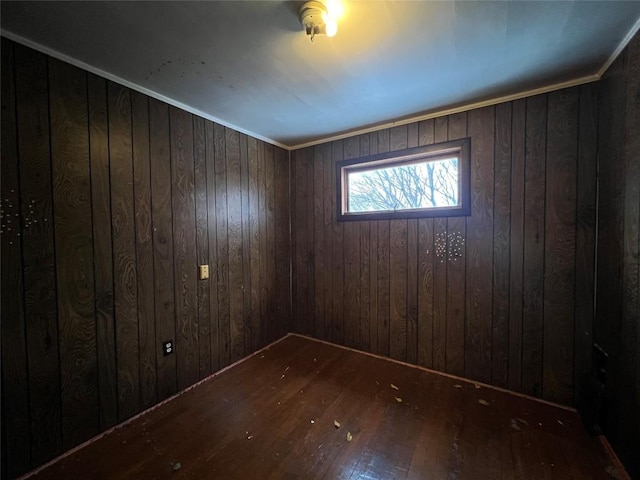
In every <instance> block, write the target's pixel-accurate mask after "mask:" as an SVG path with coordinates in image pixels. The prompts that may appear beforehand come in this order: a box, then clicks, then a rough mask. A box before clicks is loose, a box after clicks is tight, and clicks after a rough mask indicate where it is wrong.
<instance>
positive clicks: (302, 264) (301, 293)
mask: <svg viewBox="0 0 640 480" xmlns="http://www.w3.org/2000/svg"><path fill="white" fill-rule="evenodd" d="M310 155H311V150H310V149H305V150H302V151H299V152H296V154H295V156H294V158H293V164H294V167H293V171H292V185H293V186H294V195H295V200H294V202H293V205H294V208H293V212H292V224H293V225H295V227H294V228H295V229H296V230H297V231H298V232H299V234H298V235H296V241H295V244H294V251H295V254H294V258H293V261H292V268H293V288H294V289H295V293H296V298H298V299H300V301H298V302H296V304H295V306H294V315H295V316H296V318H297V319H298V321H297V324H298V329H299V331H300V332H302V333H310V332H311V328H312V327H311V325H310V324H309V323H310V320H311V319H312V312H311V307H312V305H309V283H310V280H311V279H310V278H309V271H308V266H307V261H306V260H307V255H308V248H309V244H310V240H311V239H312V237H313V232H309V229H308V228H307V214H306V212H307V209H308V205H307V204H308V196H309V195H310V194H311V195H312V194H313V188H312V187H311V186H309V185H307V169H308V163H309V156H310Z"/></svg>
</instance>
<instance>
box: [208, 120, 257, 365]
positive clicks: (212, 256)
mask: <svg viewBox="0 0 640 480" xmlns="http://www.w3.org/2000/svg"><path fill="white" fill-rule="evenodd" d="M205 143H206V147H205V148H206V152H205V154H206V171H207V182H206V189H207V230H208V231H207V237H208V239H209V245H208V253H207V261H208V263H209V322H210V336H209V345H210V347H209V350H210V352H211V354H210V355H211V371H212V372H215V371H216V370H218V369H219V368H220V342H219V341H218V339H219V338H220V332H219V324H218V321H219V317H218V271H217V268H216V266H217V255H218V235H217V214H218V208H217V205H216V201H217V193H216V173H215V154H216V146H215V135H214V124H213V122H211V121H208V120H206V121H205ZM258 302H259V298H258ZM256 330H258V331H257V332H255V331H254V337H256V338H255V342H256V343H259V342H260V330H259V328H258V329H256ZM200 341H201V342H202V341H205V340H204V339H203V338H202V337H201V339H200ZM201 348H206V347H203V346H202V345H201Z"/></svg>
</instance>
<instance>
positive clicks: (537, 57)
mask: <svg viewBox="0 0 640 480" xmlns="http://www.w3.org/2000/svg"><path fill="white" fill-rule="evenodd" d="M342 1H343V4H344V6H345V15H344V17H343V19H342V20H341V22H340V24H339V31H338V35H337V36H336V37H334V38H327V37H316V40H315V41H314V42H313V43H311V42H310V41H309V39H308V37H307V36H306V35H305V34H304V32H303V31H302V27H301V25H300V23H299V21H298V15H297V11H298V9H299V7H300V5H301V4H302V2H282V1H278V2H276V1H273V2H268V1H261V2H246V1H216V2H115V1H114V2H102V1H89V2H59V1H47V2H8V1H2V3H1V5H0V8H1V9H2V11H1V14H2V15H1V16H2V33H3V34H4V35H6V36H8V37H9V38H12V39H14V40H17V41H19V42H22V43H25V44H27V45H30V46H33V47H35V48H37V49H39V50H41V51H44V52H46V53H49V54H52V55H54V56H56V57H58V58H62V59H64V60H67V61H69V60H70V61H72V63H75V64H76V65H79V66H82V67H84V68H88V69H89V70H91V71H94V72H98V73H101V74H103V75H105V76H107V77H108V78H111V79H114V80H117V81H119V82H120V83H124V84H125V85H129V86H131V87H133V88H135V89H137V90H140V91H143V92H145V93H148V94H150V95H152V96H154V97H156V98H161V99H163V100H166V101H169V103H172V104H174V105H178V106H181V107H183V108H186V109H187V110H189V111H192V112H194V113H198V114H200V115H202V116H204V117H207V118H210V119H212V120H214V121H217V122H220V123H223V124H225V125H228V126H231V127H234V128H237V129H238V130H241V131H243V132H246V133H249V134H251V135H253V136H255V137H258V138H262V139H265V140H267V141H270V142H272V143H275V144H279V145H282V146H285V147H287V148H291V147H295V146H301V145H304V144H309V143H314V142H318V141H320V140H323V139H328V138H332V137H336V136H339V135H343V134H346V133H347V132H354V131H360V130H365V129H368V128H371V127H374V126H378V125H382V124H389V123H391V122H405V121H408V119H414V118H421V117H427V116H429V115H433V114H435V113H436V112H442V111H445V110H451V109H456V108H457V107H463V106H469V105H472V104H477V103H481V102H493V101H495V100H496V99H500V98H505V97H506V98H510V97H512V96H521V95H523V94H524V93H526V92H529V93H530V92H531V91H545V90H550V89H554V88H558V87H559V86H563V85H564V86H567V85H573V84H579V83H584V82H586V81H592V80H595V79H597V78H599V75H600V74H601V73H602V71H603V69H604V68H606V66H608V64H609V62H610V60H611V59H612V56H614V55H615V54H617V52H618V50H619V48H620V47H621V46H624V44H625V43H626V42H627V41H628V39H629V37H630V36H631V35H633V33H635V32H636V31H637V30H638V26H639V25H640V21H639V19H640V1H626V2H623V1H553V2H548V1H543V2H530V1H510V2H505V1H449V2H427V1H349V0H342Z"/></svg>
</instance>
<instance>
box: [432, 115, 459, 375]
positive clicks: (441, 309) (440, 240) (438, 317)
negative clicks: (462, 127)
mask: <svg viewBox="0 0 640 480" xmlns="http://www.w3.org/2000/svg"><path fill="white" fill-rule="evenodd" d="M448 130H449V117H440V118H436V119H435V120H434V143H440V142H444V141H446V140H447V138H448V135H449V132H448ZM447 246H448V245H447V219H446V218H442V217H440V218H434V219H433V248H434V257H435V258H434V263H433V339H432V340H433V368H435V369H436V370H440V371H443V372H444V371H446V368H447V366H446V359H447V263H446V262H447ZM449 355H455V352H449Z"/></svg>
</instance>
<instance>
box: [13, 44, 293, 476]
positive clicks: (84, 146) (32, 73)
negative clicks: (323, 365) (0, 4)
mask: <svg viewBox="0 0 640 480" xmlns="http://www.w3.org/2000/svg"><path fill="white" fill-rule="evenodd" d="M288 165H289V155H288V152H286V151H285V150H282V149H280V148H277V147H273V146H272V145H269V144H266V143H264V142H262V141H259V140H256V139H254V138H251V137H248V136H246V135H244V134H240V133H238V132H236V131H234V130H231V129H229V128H225V127H223V126H221V125H217V124H214V123H212V122H210V121H206V120H203V119H202V118H199V117H196V116H194V115H191V114H189V113H186V112H184V111H181V110H179V109H177V108H174V107H170V106H168V105H167V104H165V103H162V102H160V101H157V100H154V99H151V98H149V97H147V96H145V95H142V94H140V93H137V92H135V91H132V90H129V89H128V88H125V87H122V86H120V85H117V84H115V83H112V82H109V81H106V80H104V79H102V78H99V77H97V76H95V75H93V74H89V73H87V72H85V71H83V70H80V69H78V68H75V67H72V66H70V65H68V64H65V63H63V62H60V61H57V60H55V59H52V58H49V57H47V56H45V55H43V54H40V53H37V52H35V51H33V50H31V49H28V48H26V47H23V46H20V45H17V44H14V43H13V42H11V41H8V40H6V39H2V172H1V173H2V195H1V207H2V233H1V241H2V435H3V438H2V440H3V442H2V445H3V457H2V464H3V478H5V477H9V476H15V475H17V474H19V473H22V472H25V471H26V470H27V469H29V468H31V467H34V466H37V465H39V464H42V463H44V462H45V461H47V460H48V459H50V458H52V457H53V456H55V455H56V454H59V453H61V452H62V451H63V450H66V449H68V448H70V447H72V446H74V445H76V444H78V443H80V442H82V441H84V440H86V439H88V438H90V437H91V436H93V435H95V434H97V433H99V432H101V431H104V430H105V429H107V428H109V427H111V426H112V425H114V424H116V423H117V422H119V421H121V420H124V419H126V418H128V417H130V416H132V415H134V414H135V413H137V412H139V411H141V410H142V409H144V408H147V407H149V406H152V405H154V404H155V403H157V402H159V401H161V400H162V399H164V398H167V397H168V396H170V395H172V394H174V393H176V392H178V391H180V390H183V389H184V388H185V387H187V386H189V385H191V384H193V383H194V382H196V381H198V380H199V379H202V378H203V377H205V376H207V375H209V374H211V373H212V372H215V371H216V370H218V369H220V368H221V367H224V366H225V365H228V364H229V363H230V362H233V361H235V360H237V359H239V358H241V357H242V356H244V355H247V354H248V353H250V352H253V351H255V350H257V349H258V348H259V347H261V346H263V345H265V344H266V343H268V342H271V341H273V340H275V339H276V338H278V337H279V336H281V335H282V334H283V332H286V331H288V330H290V325H289V319H290V316H289V310H290V298H289V283H290V273H289V259H290V242H289V238H290V235H289V217H290V214H289V204H290V203H289V198H288V189H289V187H288V186H289V166H288ZM199 264H209V265H210V274H211V278H210V279H209V280H198V277H197V266H198V265H199ZM170 339H173V340H174V341H175V354H174V355H170V356H166V357H165V356H163V353H162V349H161V342H162V341H165V340H170Z"/></svg>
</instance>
